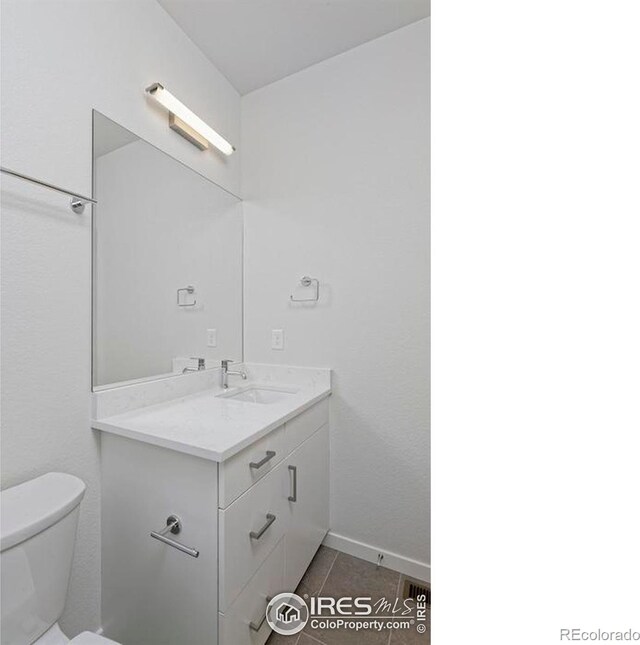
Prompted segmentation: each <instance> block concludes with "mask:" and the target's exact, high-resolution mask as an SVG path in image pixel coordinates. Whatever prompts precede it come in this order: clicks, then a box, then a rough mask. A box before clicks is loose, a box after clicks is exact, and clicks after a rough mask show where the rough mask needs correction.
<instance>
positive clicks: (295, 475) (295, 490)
mask: <svg viewBox="0 0 640 645" xmlns="http://www.w3.org/2000/svg"><path fill="white" fill-rule="evenodd" d="M288 468H289V470H290V471H291V472H292V473H293V495H289V497H288V498H287V499H288V500H289V501H290V502H297V501H298V469H297V468H296V467H295V466H289V467H288Z"/></svg>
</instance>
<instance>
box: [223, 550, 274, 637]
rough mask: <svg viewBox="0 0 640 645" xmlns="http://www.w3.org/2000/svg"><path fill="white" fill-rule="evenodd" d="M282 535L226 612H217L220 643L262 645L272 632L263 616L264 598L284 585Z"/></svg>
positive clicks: (270, 595) (265, 605) (270, 596)
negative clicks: (218, 613)
mask: <svg viewBox="0 0 640 645" xmlns="http://www.w3.org/2000/svg"><path fill="white" fill-rule="evenodd" d="M283 578H284V539H282V540H280V542H278V544H277V546H276V547H275V548H274V549H273V551H272V552H271V553H270V554H269V555H268V556H267V559H266V560H265V561H264V562H263V563H262V565H261V566H260V568H259V569H258V571H257V572H256V574H255V575H254V576H253V578H251V580H250V581H249V583H248V584H247V586H246V587H245V588H244V589H243V590H242V591H241V592H240V595H239V596H238V597H237V598H236V599H235V600H234V601H233V603H232V604H231V606H230V607H229V608H228V609H227V611H226V612H225V613H220V615H219V623H218V624H219V626H220V627H219V629H220V644H219V645H263V643H264V642H265V641H266V640H267V638H268V636H269V634H270V633H271V628H270V627H269V624H268V623H267V621H266V620H265V610H266V608H267V603H268V600H267V598H273V597H274V596H277V595H278V594H279V593H282V592H283V591H284V589H283Z"/></svg>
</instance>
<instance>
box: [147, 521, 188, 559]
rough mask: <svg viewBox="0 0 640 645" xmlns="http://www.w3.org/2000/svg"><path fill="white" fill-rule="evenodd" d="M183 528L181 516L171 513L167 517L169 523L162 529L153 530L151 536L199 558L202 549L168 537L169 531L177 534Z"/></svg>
mask: <svg viewBox="0 0 640 645" xmlns="http://www.w3.org/2000/svg"><path fill="white" fill-rule="evenodd" d="M181 530H182V522H181V521H180V518H179V517H178V516H177V515H169V517H168V518H167V525H166V526H165V527H164V528H163V529H162V530H161V531H151V537H152V538H154V539H156V540H160V542H163V543H164V544H168V545H169V546H172V547H173V548H174V549H178V551H182V553H186V554H187V555H190V556H191V557H192V558H197V557H198V556H199V555H200V551H197V550H196V549H192V548H191V547H190V546H185V545H184V544H180V542H176V541H175V540H172V539H171V538H169V537H167V533H173V534H174V535H177V534H178V533H180V531H181Z"/></svg>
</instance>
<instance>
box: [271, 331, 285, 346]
mask: <svg viewBox="0 0 640 645" xmlns="http://www.w3.org/2000/svg"><path fill="white" fill-rule="evenodd" d="M271 349H284V329H272V330H271Z"/></svg>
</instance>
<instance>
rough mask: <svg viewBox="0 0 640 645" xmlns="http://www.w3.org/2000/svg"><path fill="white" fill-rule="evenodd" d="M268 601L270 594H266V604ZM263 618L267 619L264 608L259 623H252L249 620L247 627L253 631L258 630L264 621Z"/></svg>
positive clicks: (269, 600)
mask: <svg viewBox="0 0 640 645" xmlns="http://www.w3.org/2000/svg"><path fill="white" fill-rule="evenodd" d="M270 602H271V596H267V606H268V605H269V603H270ZM265 620H267V612H266V610H265V612H264V613H263V616H262V620H261V621H260V622H259V623H254V622H253V621H251V622H250V623H249V627H250V628H251V629H252V630H253V631H254V632H259V631H260V628H261V627H262V626H263V625H264V621H265Z"/></svg>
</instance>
